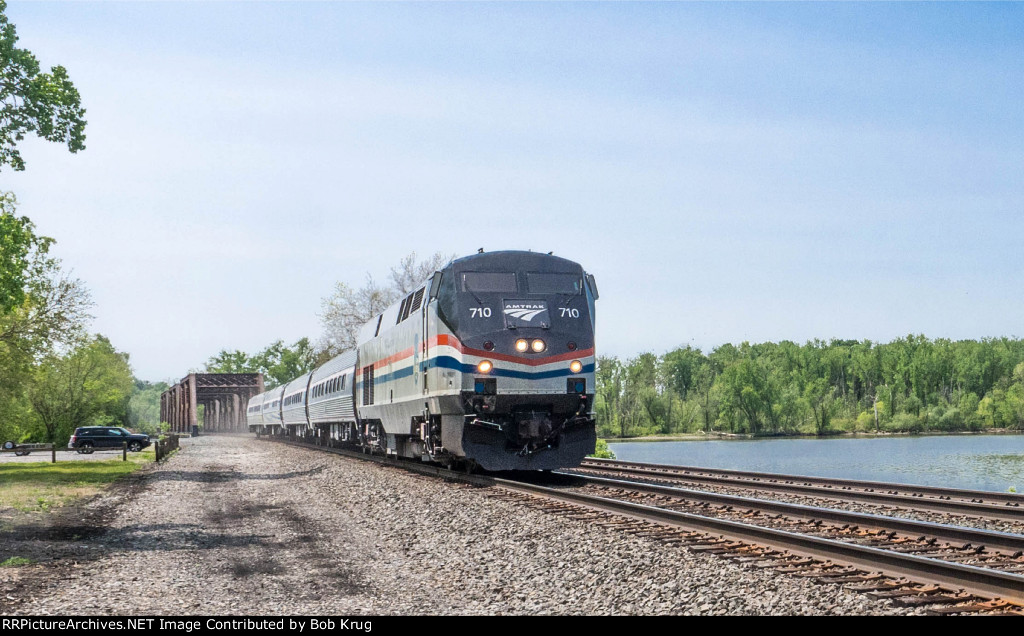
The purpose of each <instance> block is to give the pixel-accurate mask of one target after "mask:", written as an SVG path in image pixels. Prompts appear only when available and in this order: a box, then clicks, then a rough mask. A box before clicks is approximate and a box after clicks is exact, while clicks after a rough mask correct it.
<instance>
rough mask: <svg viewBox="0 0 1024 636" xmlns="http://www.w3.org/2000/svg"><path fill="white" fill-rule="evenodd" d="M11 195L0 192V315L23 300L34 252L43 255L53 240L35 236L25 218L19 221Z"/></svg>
mask: <svg viewBox="0 0 1024 636" xmlns="http://www.w3.org/2000/svg"><path fill="white" fill-rule="evenodd" d="M17 206H18V200H17V199H16V198H15V197H14V193H13V192H0V315H2V314H6V313H7V312H9V311H11V310H12V309H14V308H15V307H18V306H19V305H21V303H22V302H24V300H25V284H26V280H25V277H26V275H27V273H28V268H29V264H30V262H31V255H32V253H33V251H35V250H40V251H42V252H44V253H45V252H46V251H47V250H48V249H49V246H50V244H51V243H52V240H51V239H49V238H46V237H40V236H36V234H35V226H34V225H33V224H32V221H30V220H29V219H28V217H25V216H23V217H18V216H16V215H15V211H16V209H17Z"/></svg>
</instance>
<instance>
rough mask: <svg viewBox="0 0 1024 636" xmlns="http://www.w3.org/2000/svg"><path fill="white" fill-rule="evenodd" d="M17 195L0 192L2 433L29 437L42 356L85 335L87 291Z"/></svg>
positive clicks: (0, 406)
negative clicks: (29, 391) (22, 213)
mask: <svg viewBox="0 0 1024 636" xmlns="http://www.w3.org/2000/svg"><path fill="white" fill-rule="evenodd" d="M16 206H17V201H16V200H15V198H14V196H13V195H12V194H10V193H0V207H2V210H0V230H2V234H0V438H2V439H4V440H7V439H16V440H27V439H28V438H30V437H31V435H32V432H33V429H34V427H35V425H36V424H37V423H38V419H37V418H36V416H35V414H34V412H33V409H32V405H31V404H30V402H29V400H28V399H27V396H26V388H27V387H29V386H31V384H32V382H33V380H34V377H35V372H36V368H37V366H38V364H39V363H40V361H41V360H43V359H45V358H47V357H48V356H49V357H51V358H52V357H53V356H56V355H57V353H56V352H57V351H59V350H60V349H61V348H62V347H68V346H73V345H74V343H76V342H78V341H79V340H81V339H82V337H83V333H84V328H85V324H86V322H87V320H88V319H89V314H88V309H89V307H90V306H91V304H92V303H91V300H90V299H89V294H88V292H87V291H86V289H85V288H84V286H83V285H82V283H81V282H80V281H78V280H76V279H73V278H70V277H69V276H68V275H67V274H66V273H64V272H63V271H62V270H61V266H60V261H58V260H57V259H55V258H53V257H51V256H50V255H49V253H48V252H49V248H50V246H51V244H52V242H53V241H52V240H51V239H49V238H46V237H41V236H37V235H36V234H35V229H34V227H33V225H32V223H31V221H29V220H28V219H27V218H25V217H18V216H17V214H16Z"/></svg>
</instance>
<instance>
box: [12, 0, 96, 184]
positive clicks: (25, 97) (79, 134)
mask: <svg viewBox="0 0 1024 636" xmlns="http://www.w3.org/2000/svg"><path fill="white" fill-rule="evenodd" d="M6 10H7V2H6V1H5V0H0V74H2V79H0V166H3V165H4V164H6V165H9V166H11V167H13V168H14V169H15V170H24V169H25V161H24V160H23V159H22V158H21V153H19V152H18V148H17V144H18V142H20V141H22V140H23V139H24V138H25V135H26V134H28V133H33V134H35V135H37V136H39V137H42V138H43V139H46V140H47V141H54V142H58V143H62V144H66V145H67V147H68V150H70V151H71V152H78V151H79V150H82V149H84V148H85V123H86V122H85V119H84V117H85V109H83V108H82V104H81V98H80V97H79V95H78V90H77V89H76V88H75V86H74V84H72V83H71V80H70V79H69V78H68V72H67V70H65V69H64V67H63V66H54V67H53V68H51V69H50V72H49V73H40V72H39V71H40V67H39V62H38V60H36V58H35V56H34V55H32V53H31V52H29V51H27V50H25V49H19V48H17V46H16V44H17V43H18V34H17V31H16V30H15V28H14V25H13V24H11V23H10V21H9V20H8V19H7V16H6V15H5V13H4V12H5V11H6Z"/></svg>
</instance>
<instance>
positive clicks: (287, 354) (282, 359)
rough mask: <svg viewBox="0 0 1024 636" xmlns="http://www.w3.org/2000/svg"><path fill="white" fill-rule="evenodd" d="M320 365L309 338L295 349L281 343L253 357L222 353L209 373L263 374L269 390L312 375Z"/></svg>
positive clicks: (209, 363) (208, 365)
mask: <svg viewBox="0 0 1024 636" xmlns="http://www.w3.org/2000/svg"><path fill="white" fill-rule="evenodd" d="M319 362H320V359H319V357H318V352H317V351H316V350H315V349H314V348H313V346H312V344H310V342H309V338H300V339H299V340H298V341H296V342H295V344H293V345H292V346H290V347H289V346H286V345H285V344H284V341H282V340H277V341H275V342H273V343H271V344H270V345H269V346H267V347H266V348H265V349H263V350H261V351H258V352H256V353H254V354H252V355H249V354H247V353H245V352H244V351H238V350H235V351H227V350H224V349H222V350H221V351H220V353H218V354H217V355H215V356H213V357H212V358H210V359H209V360H208V361H207V362H206V369H205V372H206V373H262V374H263V377H264V382H265V383H266V387H267V388H268V389H272V388H274V387H276V386H280V385H282V384H284V383H286V382H290V381H292V380H294V379H295V378H297V377H299V376H302V375H305V374H306V373H309V372H310V371H312V370H313V369H315V368H316V367H317V364H318V363H319Z"/></svg>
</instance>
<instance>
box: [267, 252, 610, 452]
mask: <svg viewBox="0 0 1024 636" xmlns="http://www.w3.org/2000/svg"><path fill="white" fill-rule="evenodd" d="M597 298H598V293H597V285H596V283H595V281H594V277H593V275H591V274H587V273H586V272H585V271H584V270H583V268H582V267H581V266H580V265H579V264H577V263H575V262H573V261H570V260H567V259H564V258H560V257H557V256H553V255H551V254H542V253H534V252H522V251H501V252H488V253H484V252H482V251H481V253H478V254H473V255H471V256H466V257H464V258H459V259H456V260H453V261H451V262H450V263H448V264H447V265H446V266H445V267H444V268H442V269H441V270H440V271H438V272H435V273H434V275H433V276H432V277H431V278H430V279H429V280H427V281H425V282H424V283H423V284H422V285H420V286H419V287H418V288H417V289H416V290H415V291H413V292H412V293H410V294H409V295H407V296H405V297H404V298H402V299H400V300H399V301H397V302H395V303H394V304H393V305H392V306H390V307H388V308H387V309H386V310H385V311H383V312H382V313H381V314H379V315H377V316H376V317H374V318H373V319H372V320H370V321H369V322H367V323H366V324H365V325H364V326H363V327H362V329H361V330H360V332H359V335H358V338H357V346H356V348H355V349H354V350H352V351H346V352H345V353H342V354H341V355H339V356H337V357H335V358H333V359H331V360H330V361H328V362H327V363H326V364H324V365H323V366H321V367H319V368H317V369H316V370H314V371H312V372H311V373H307V374H306V375H304V376H302V377H299V378H296V379H294V380H292V381H291V382H288V383H286V384H284V385H282V386H280V387H277V388H275V389H271V390H270V391H267V392H265V393H262V394H260V395H257V396H255V397H254V398H252V399H251V400H250V401H249V404H248V410H247V421H248V425H249V429H250V431H252V432H255V433H256V434H257V435H264V434H267V435H287V436H290V437H298V438H305V439H311V440H315V441H316V442H317V443H321V444H326V445H331V446H350V447H357V448H361V449H363V450H366V451H372V452H380V453H386V454H388V455H394V456H398V457H404V458H414V459H421V460H423V461H431V462H438V463H441V464H444V465H446V466H458V467H463V468H466V469H473V468H475V467H480V468H483V469H484V470H489V471H500V470H551V469H556V468H564V467H571V466H577V465H579V463H580V462H581V461H582V460H583V458H584V457H586V456H587V455H588V454H590V453H593V452H594V445H595V443H596V439H597V438H596V429H595V424H594V419H593V404H594V365H595V356H594V304H595V301H596V300H597Z"/></svg>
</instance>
